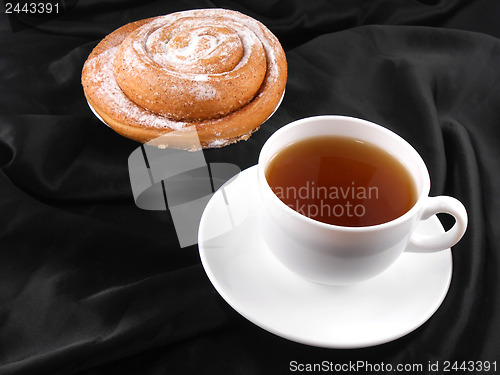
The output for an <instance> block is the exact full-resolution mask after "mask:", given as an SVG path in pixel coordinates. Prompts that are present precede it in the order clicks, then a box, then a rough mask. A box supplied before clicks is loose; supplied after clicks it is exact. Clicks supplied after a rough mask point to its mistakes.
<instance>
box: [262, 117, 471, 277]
mask: <svg viewBox="0 0 500 375" xmlns="http://www.w3.org/2000/svg"><path fill="white" fill-rule="evenodd" d="M257 168H258V185H259V194H260V197H261V201H262V217H261V220H260V223H261V233H262V236H263V239H264V241H265V243H266V245H267V247H268V248H269V249H270V251H271V252H272V253H273V254H274V255H275V257H276V258H277V259H278V260H279V261H280V262H281V263H282V264H283V265H284V266H286V267H287V268H288V269H290V270H291V271H293V272H295V273H296V274H298V275H300V276H301V277H303V278H305V279H307V280H310V281H314V282H318V283H322V284H332V285H346V284H352V283H357V282H361V281H364V280H367V279H370V278H372V277H374V276H376V275H378V274H380V273H382V272H383V271H384V270H386V269H387V268H388V267H389V266H390V265H391V264H393V263H394V262H395V261H396V260H397V259H398V258H399V256H401V254H403V252H405V251H411V252H422V253H426V252H435V251H442V250H445V249H447V248H449V247H451V246H453V245H455V244H456V243H457V242H458V241H459V240H460V239H461V238H462V236H463V234H464V233H465V230H466V228H467V212H466V210H465V207H464V206H463V204H462V203H461V202H460V201H458V200H457V199H455V198H452V197H448V196H437V197H429V191H430V178H429V172H428V171H427V167H426V166H425V163H424V161H423V160H422V158H421V156H420V155H419V154H418V153H417V151H416V150H415V149H414V148H413V147H412V146H411V145H410V144H409V143H408V142H406V141H405V140H404V139H403V138H401V137H400V136H399V135H397V134H395V133H394V132H392V131H390V130H388V129H386V128H384V127H382V126H380V125H377V124H374V123H372V122H369V121H365V120H361V119H357V118H352V117H346V116H316V117H310V118H305V119H301V120H298V121H295V122H292V123H290V124H288V125H286V126H284V127H282V128H281V129H279V130H278V131H276V132H275V133H274V134H273V135H272V136H271V137H270V138H269V139H268V140H267V141H266V143H265V144H264V146H263V148H262V150H261V152H260V155H259V162H258V167H257ZM437 213H446V214H449V215H452V216H453V217H454V218H455V224H454V225H453V227H452V228H451V229H449V230H448V231H446V232H444V233H442V234H439V235H436V236H431V237H428V236H425V235H422V234H420V233H418V232H416V231H415V229H416V227H417V224H418V223H419V221H420V220H425V219H427V218H429V217H431V216H432V215H435V214H437ZM422 272H425V270H422Z"/></svg>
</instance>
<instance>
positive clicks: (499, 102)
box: [0, 0, 500, 375]
mask: <svg viewBox="0 0 500 375" xmlns="http://www.w3.org/2000/svg"><path fill="white" fill-rule="evenodd" d="M204 7H224V8H229V9H234V10H239V11H241V12H244V13H246V14H248V15H250V16H252V17H254V18H257V19H259V20H260V21H262V22H263V23H264V24H265V25H267V26H268V27H269V28H270V29H271V30H272V31H273V32H274V33H275V34H276V35H277V36H278V38H279V39H280V40H281V42H282V44H283V47H284V49H285V51H286V53H287V58H288V64H289V79H288V85H287V89H286V96H285V99H284V101H283V103H282V105H281V107H280V109H279V110H278V111H277V112H276V114H275V115H274V116H273V117H272V118H271V119H270V120H269V121H268V122H267V123H266V124H265V125H264V126H263V127H262V128H261V130H259V131H258V132H257V133H255V134H254V135H253V136H252V137H251V138H250V139H249V140H248V141H246V142H240V143H237V144H235V145H231V146H229V147H226V148H224V149H219V150H208V151H206V152H205V156H206V159H207V161H209V162H217V161H226V162H230V163H235V164H237V165H238V166H239V167H240V168H241V169H245V168H247V167H250V166H252V165H254V164H255V163H256V162H257V156H258V152H259V150H260V148H261V146H262V145H263V143H264V142H265V140H266V139H267V138H268V137H269V136H270V135H271V134H272V133H273V132H274V131H275V130H276V129H278V128H279V127H281V126H283V125H285V124H287V123H289V122H291V121H293V120H296V119H299V118H303V117H307V116H311V115H318V114H343V115H351V116H356V117H361V118H364V119H367V120H370V121H374V122H377V123H379V124H381V125H383V126H386V127H387V128H389V129H391V130H394V131H396V132H397V133H399V134H400V135H401V136H403V137H404V138H406V139H407V140H408V141H409V142H410V143H412V144H413V145H414V147H415V148H416V149H417V150H418V151H419V152H420V153H421V155H422V157H423V158H424V160H425V161H426V163H427V165H428V168H429V171H430V174H431V180H432V195H438V194H447V195H452V196H455V197H457V198H458V199H460V200H461V201H462V202H463V203H464V204H465V206H466V207H467V210H468V213H469V219H470V223H469V228H468V231H467V233H466V235H465V237H464V238H463V240H462V241H461V242H460V243H459V244H458V245H456V246H455V247H454V249H453V257H454V258H453V267H454V273H453V280H452V284H451V288H450V291H449V293H448V295H447V297H446V299H445V301H444V303H443V304H442V306H441V307H440V309H439V310H438V311H437V312H436V313H435V315H434V316H433V317H432V318H431V319H430V320H429V321H428V322H427V323H425V324H424V325H423V326H422V327H420V328H419V329H417V330H416V331H414V332H412V333H410V334H409V335H407V336H405V337H403V338H401V339H398V340H396V341H394V342H390V343H387V344H384V345H379V346H376V347H372V348H366V349H359V350H327V349H319V348H314V347H309V346H305V345H301V344H297V343H293V342H290V341H287V340H284V339H281V338H279V337H276V336H274V335H272V334H270V333H268V332H266V331H264V330H262V329H260V328H258V327H257V326H255V325H253V324H252V323H250V322H248V321H246V320H245V319H244V318H243V317H241V316H240V315H239V314H238V313H236V312H235V311H234V310H232V309H231V308H230V307H229V306H228V305H227V304H226V303H225V302H224V301H223V300H222V298H221V297H220V296H219V295H218V294H217V293H216V292H215V290H214V289H213V287H212V285H211V284H210V282H209V280H208V278H207V277H206V275H205V273H204V270H203V268H202V266H201V264H200V260H199V257H198V249H197V247H196V246H192V247H189V248H185V249H180V248H179V245H178V242H177V238H176V236H175V232H174V230H173V225H172V220H171V217H170V215H169V213H168V212H152V211H143V210H140V209H138V208H137V207H136V206H135V205H134V201H133V197H132V193H131V189H130V182H129V177H128V169H127V159H128V156H129V154H130V153H131V152H132V151H133V150H135V149H136V148H137V147H138V144H136V143H135V142H133V141H130V140H128V139H125V138H123V137H121V136H119V135H117V134H115V133H114V132H112V131H111V130H110V129H108V128H107V127H105V126H103V125H102V124H101V123H100V122H99V121H98V120H97V119H96V118H95V117H94V116H93V115H92V113H91V112H90V110H89V108H88V107H87V104H86V102H85V99H84V96H83V92H82V88H81V86H80V73H81V68H82V65H83V63H84V61H85V59H86V58H87V56H88V54H89V53H90V51H91V50H92V48H93V47H94V46H95V45H96V43H97V42H98V41H99V40H100V39H101V38H102V37H104V36H105V35H106V34H108V33H109V32H111V31H113V30H114V29H116V28H117V27H119V26H121V25H123V24H125V23H128V22H130V21H134V20H138V19H141V18H146V17H151V16H156V15H161V14H166V13H170V12H173V11H179V10H186V9H192V8H204ZM67 8H68V9H67V10H65V11H64V12H63V14H62V15H61V16H59V17H57V18H55V19H53V20H50V21H47V22H43V23H39V24H38V25H36V27H29V25H28V26H27V27H24V29H22V28H21V29H22V30H21V29H18V30H17V31H15V32H14V31H13V29H12V26H13V24H12V23H11V22H10V21H13V20H10V21H9V19H7V17H6V16H5V15H4V14H2V15H0V17H1V18H0V20H1V23H0V168H1V169H0V374H81V375H101V374H111V373H120V374H287V373H290V370H289V364H290V361H297V362H301V363H318V362H321V361H331V362H335V363H347V362H348V361H358V360H360V361H368V362H371V363H382V362H383V363H390V364H393V365H395V364H398V363H421V364H424V369H425V371H424V372H421V373H425V374H427V373H430V372H428V371H427V363H428V362H429V361H431V362H435V361H441V363H442V361H445V360H450V361H463V360H467V361H476V360H482V361H497V366H498V367H500V355H499V353H500V300H499V291H498V290H499V289H498V288H499V286H500V276H499V257H500V246H499V245H498V244H499V242H500V236H499V233H500V232H499V230H498V223H499V222H500V199H499V191H500V174H499V171H500V151H499V150H500V69H499V67H500V39H499V38H500V23H499V22H498V19H499V16H500V2H498V1H497V0H476V1H464V0H461V1H453V0H425V1H424V0H422V1H416V0H406V1H397V0H375V1H349V0H343V1H339V0H336V1H328V0H317V1H298V0H294V1H289V0H281V1H279V0H274V1H273V0H270V1H256V0H251V1H250V0H241V1H237V2H236V1H229V0H224V1H223V0H215V1H209V0H185V1H175V2H174V1H169V2H167V1H159V0H158V1H154V0H149V1H139V0H127V1H113V0H106V1H103V0H99V1H98V0H85V1H79V2H75V1H73V2H72V3H71V4H69V3H68V7H67ZM423 272H425V271H423ZM497 371H500V369H498V368H497ZM381 373H383V372H381Z"/></svg>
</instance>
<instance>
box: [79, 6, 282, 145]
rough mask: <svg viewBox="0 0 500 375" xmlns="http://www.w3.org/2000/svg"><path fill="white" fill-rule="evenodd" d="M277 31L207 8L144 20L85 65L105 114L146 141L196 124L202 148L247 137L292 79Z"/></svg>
mask: <svg viewBox="0 0 500 375" xmlns="http://www.w3.org/2000/svg"><path fill="white" fill-rule="evenodd" d="M286 70H287V69H286V58H285V54H284V52H283V49H282V48H281V45H280V43H279V41H278V40H277V38H276V37H275V36H274V35H273V34H272V33H271V32H270V31H269V30H268V29H267V28H266V27H265V26H264V25H262V24H261V23H260V22H258V21H256V20H254V19H253V18H251V17H248V16H245V15H243V14H241V13H239V12H235V11H230V10H225V9H201V10H192V11H185V12H178V13H173V14H170V15H166V16H161V17H156V18H151V19H147V20H141V21H137V22H134V23H131V24H128V25H125V26H123V27H121V28H120V29H118V30H116V31H114V32H113V33H111V34H110V35H109V36H108V37H106V38H105V39H104V40H103V41H101V43H99V45H98V46H97V47H96V48H95V49H94V51H93V52H92V53H91V54H90V56H89V58H88V60H87V61H86V63H85V65H84V69H83V72H82V84H83V86H84V91H85V95H86V97H87V99H88V101H89V103H90V104H91V105H92V107H93V108H94V109H95V111H96V112H97V113H98V114H99V115H100V116H101V117H102V118H103V119H104V121H105V122H106V123H107V124H108V125H109V126H111V127H112V128H113V129H115V130H116V131H117V132H119V133H120V134H122V135H125V136H127V137H129V138H132V139H136V140H138V141H140V142H147V141H149V140H151V139H153V138H155V137H158V136H160V135H163V134H165V133H167V132H169V131H173V130H181V129H183V128H184V127H186V126H188V125H189V126H192V125H194V126H196V129H197V131H198V134H199V137H200V142H201V144H202V146H203V147H220V146H221V145H225V144H228V143H232V142H235V141H237V140H239V139H246V138H248V137H249V135H250V134H251V133H252V132H253V131H255V130H257V129H258V128H259V127H260V125H261V124H262V123H263V122H264V121H265V120H266V119H267V118H268V117H269V116H270V115H271V114H272V113H273V112H274V110H275V109H276V107H277V105H278V104H279V102H280V99H281V97H282V95H283V92H284V89H285V84H286Z"/></svg>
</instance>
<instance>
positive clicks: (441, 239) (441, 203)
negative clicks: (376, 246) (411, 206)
mask: <svg viewBox="0 0 500 375" xmlns="http://www.w3.org/2000/svg"><path fill="white" fill-rule="evenodd" d="M424 205H425V207H424V211H423V213H422V217H421V218H420V220H425V219H428V218H429V217H431V216H432V215H435V214H438V213H446V214H449V215H452V216H453V217H454V218H455V224H453V227H451V229H450V230H448V231H446V232H444V233H442V234H439V235H436V236H426V235H423V234H421V233H415V232H414V233H413V234H412V235H411V237H410V241H409V243H408V246H407V247H406V250H405V251H407V252H416V253H430V252H435V251H442V250H445V249H448V248H449V247H452V246H453V245H455V244H456V243H457V242H458V241H460V239H461V238H462V236H463V235H464V233H465V230H466V229H467V221H468V219H467V211H466V210H465V207H464V205H463V204H462V202H460V201H459V200H458V199H455V198H452V197H447V196H438V197H428V198H427V200H426V201H425V202H424Z"/></svg>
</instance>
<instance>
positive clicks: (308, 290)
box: [198, 167, 452, 348]
mask: <svg viewBox="0 0 500 375" xmlns="http://www.w3.org/2000/svg"><path fill="white" fill-rule="evenodd" d="M256 180H257V169H256V167H251V168H249V169H247V170H245V171H243V172H241V173H240V174H239V175H238V176H237V177H235V178H234V179H233V180H231V181H229V182H228V183H227V184H226V185H224V186H223V187H222V188H221V189H219V190H218V191H217V192H216V193H215V194H214V196H213V197H212V199H211V200H210V202H209V203H208V205H207V206H206V208H205V211H204V213H203V216H202V218H201V222H200V227H199V234H198V243H199V249H200V257H201V260H202V263H203V267H204V268H205V271H206V273H207V275H208V277H209V278H210V281H211V282H212V284H213V285H214V287H215V288H216V289H217V291H218V292H219V293H220V295H221V296H222V297H223V298H224V299H225V300H226V301H227V303H229V305H231V306H232V307H233V308H234V309H235V310H236V311H238V312H239V313H240V314H241V315H243V316H244V317H245V318H247V319H248V320H250V321H251V322H253V323H255V324H256V325H258V326H260V327H262V328H264V329H265V330H267V331H269V332H272V333H274V334H276V335H278V336H281V337H284V338H287V339H289V340H292V341H296V342H300V343H303V344H308V345H314V346H319V347H328V348H360V347H367V346H372V345H377V344H382V343H385V342H388V341H392V340H395V339H397V338H399V337H401V336H404V335H405V334H407V333H409V332H411V331H413V330H415V329H416V328H418V327H419V326H420V325H422V324H423V323H425V322H426V321H427V320H428V319H429V318H430V317H431V316H432V314H433V313H434V312H435V311H436V310H437V309H438V307H439V306H440V305H441V303H442V301H443V300H444V297H445V296H446V293H447V291H448V287H449V285H450V281H451V275H452V257H451V250H450V249H447V250H445V251H441V252H438V253H430V254H416V253H404V254H403V255H402V256H401V257H400V258H399V259H398V260H397V261H396V263H395V264H394V265H392V266H391V267H390V268H389V269H388V270H387V271H385V272H384V273H382V274H381V275H379V276H377V277H375V278H374V279H371V280H369V281H367V282H364V283H361V284H356V285H354V286H343V287H339V286H327V285H321V284H316V283H311V282H309V281H306V280H304V279H302V278H300V277H298V276H296V275H295V274H294V273H292V272H291V271H289V270H288V269H287V268H285V267H284V266H283V265H281V263H279V262H278V260H276V258H274V256H273V255H272V254H271V253H270V251H269V250H268V249H267V248H266V245H265V244H264V243H263V241H262V240H261V238H260V236H259V232H258V230H257V228H258V225H257V221H258V219H259V210H260V207H259V204H260V203H259V200H258V199H257V194H258V192H257V181H256ZM417 230H418V231H421V232H424V233H427V234H430V235H433V234H437V233H441V232H443V231H444V229H443V227H442V225H441V223H440V221H439V219H438V218H437V217H436V216H433V217H431V218H430V219H428V220H426V221H423V222H421V223H420V224H419V227H418V229H417Z"/></svg>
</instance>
